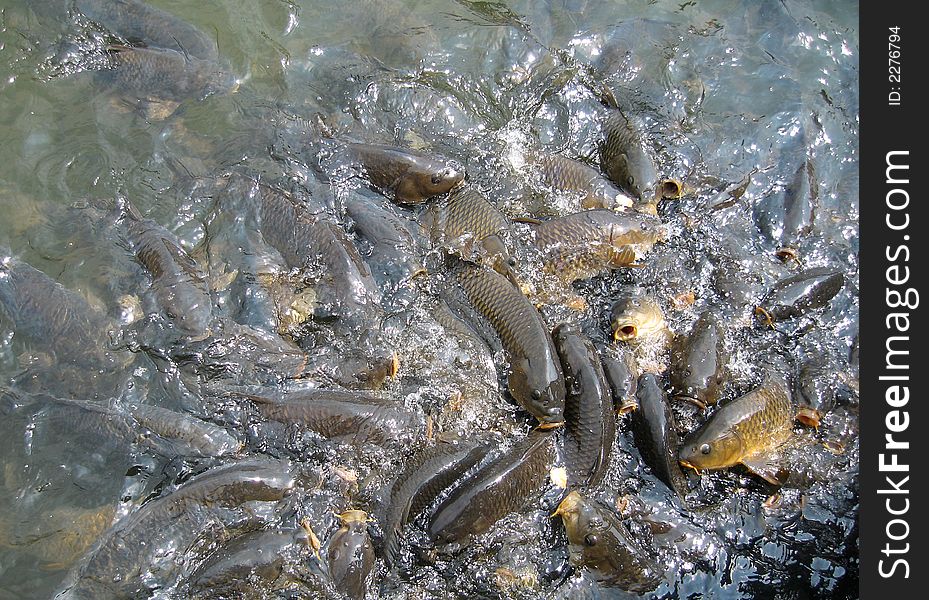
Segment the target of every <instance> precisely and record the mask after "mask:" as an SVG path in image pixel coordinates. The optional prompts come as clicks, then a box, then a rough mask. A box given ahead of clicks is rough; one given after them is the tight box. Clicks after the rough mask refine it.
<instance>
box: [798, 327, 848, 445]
mask: <svg viewBox="0 0 929 600" xmlns="http://www.w3.org/2000/svg"><path fill="white" fill-rule="evenodd" d="M856 340H857V338H856ZM797 352H798V359H797V363H798V367H797V371H796V378H795V379H794V394H795V396H796V398H797V407H798V410H797V420H798V421H800V422H801V423H803V424H804V425H806V426H808V427H814V428H818V427H819V425H820V422H821V420H822V418H823V416H824V415H825V414H826V413H828V412H829V411H831V410H832V409H833V408H835V406H836V392H837V390H838V385H839V381H840V375H839V374H840V372H841V369H840V367H839V360H838V359H837V357H836V356H835V354H834V353H833V352H830V351H829V349H828V346H827V344H825V343H823V341H822V340H821V339H816V337H815V336H813V335H810V336H804V338H803V340H802V341H801V342H800V344H799V345H798V348H797Z"/></svg>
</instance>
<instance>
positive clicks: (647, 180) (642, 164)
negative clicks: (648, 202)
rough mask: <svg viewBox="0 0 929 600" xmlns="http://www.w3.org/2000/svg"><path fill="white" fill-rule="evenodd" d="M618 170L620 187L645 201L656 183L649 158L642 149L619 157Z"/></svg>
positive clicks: (655, 174) (656, 175)
mask: <svg viewBox="0 0 929 600" xmlns="http://www.w3.org/2000/svg"><path fill="white" fill-rule="evenodd" d="M617 162H618V163H619V165H618V169H619V172H620V173H621V174H622V175H621V180H620V183H621V186H622V187H623V188H624V189H625V190H626V191H627V192H629V193H630V194H632V195H633V196H635V197H637V198H639V199H645V198H646V197H648V195H649V193H650V192H653V190H654V189H655V186H656V185H657V183H658V174H657V173H656V172H655V165H654V164H653V163H652V160H651V158H650V157H649V156H648V155H647V154H646V153H645V151H644V150H642V149H636V150H635V151H632V152H627V153H625V154H622V155H620V157H619V159H618V161H617Z"/></svg>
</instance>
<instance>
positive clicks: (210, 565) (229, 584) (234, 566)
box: [188, 530, 295, 597]
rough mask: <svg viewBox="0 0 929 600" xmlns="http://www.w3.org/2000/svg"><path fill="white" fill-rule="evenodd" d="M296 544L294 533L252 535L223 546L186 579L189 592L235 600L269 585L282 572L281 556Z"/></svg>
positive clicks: (252, 533) (278, 532) (282, 561)
mask: <svg viewBox="0 0 929 600" xmlns="http://www.w3.org/2000/svg"><path fill="white" fill-rule="evenodd" d="M294 544H295V536H294V532H293V531H274V530H268V531H261V530H260V531H252V532H248V533H245V534H243V535H240V536H238V537H235V538H233V539H232V540H230V541H229V542H227V543H225V544H222V545H221V546H220V547H219V548H218V549H217V550H216V551H215V552H214V553H213V554H212V555H210V557H209V558H207V559H206V561H205V562H204V563H203V564H202V565H201V566H199V567H198V568H197V570H196V571H194V573H192V574H191V576H190V577H189V578H188V581H189V582H190V589H191V590H192V591H193V592H194V593H195V594H196V593H204V594H208V595H209V596H210V597H215V595H216V594H223V595H226V596H227V597H228V596H233V597H238V596H239V595H240V594H247V593H249V592H250V591H252V590H254V586H255V579H257V580H258V581H260V582H262V583H265V584H268V583H271V582H273V581H274V580H275V579H277V578H278V577H280V575H281V573H283V571H284V553H285V552H286V551H287V550H288V549H289V548H290V547H291V546H293V545H294Z"/></svg>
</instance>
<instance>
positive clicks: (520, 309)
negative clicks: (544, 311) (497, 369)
mask: <svg viewBox="0 0 929 600" xmlns="http://www.w3.org/2000/svg"><path fill="white" fill-rule="evenodd" d="M453 273H454V275H455V279H456V281H457V282H458V285H459V286H460V288H461V289H462V290H463V291H464V293H465V295H466V296H467V299H468V301H469V302H470V303H471V305H472V306H473V307H474V308H475V309H476V310H477V311H478V312H479V313H480V314H481V315H482V316H483V317H484V318H485V319H487V320H488V321H489V322H490V325H491V326H492V327H493V329H494V331H495V332H496V333H497V335H498V336H499V338H500V340H501V342H502V343H503V348H504V350H505V351H506V356H507V362H508V365H509V374H508V376H507V386H508V389H509V391H510V394H511V395H512V396H513V398H515V399H516V401H517V402H518V403H519V404H520V406H522V407H523V408H525V409H526V410H527V411H529V412H530V413H531V414H532V415H533V416H534V417H535V418H537V419H538V420H539V421H541V422H543V423H558V422H561V421H562V420H563V418H564V397H565V385H564V376H563V375H562V373H561V367H560V366H559V365H558V356H557V354H556V352H555V346H554V344H553V343H552V336H551V334H550V333H549V330H548V327H547V326H546V325H545V323H544V321H542V317H541V315H540V314H539V311H538V310H536V308H535V307H534V306H533V305H532V303H531V302H529V300H528V299H527V298H526V297H525V296H524V295H523V293H522V292H521V291H520V290H519V288H517V287H516V286H515V285H513V283H512V282H510V281H509V280H508V279H507V278H506V277H504V276H503V275H500V274H499V273H497V272H496V271H494V270H492V269H488V268H486V267H481V266H479V265H476V264H474V263H471V262H467V261H461V260H458V261H457V262H456V263H455V266H454V267H453Z"/></svg>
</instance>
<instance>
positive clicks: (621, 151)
mask: <svg viewBox="0 0 929 600" xmlns="http://www.w3.org/2000/svg"><path fill="white" fill-rule="evenodd" d="M602 129H603V138H604V139H603V143H602V144H601V146H600V165H601V168H603V170H604V171H605V172H606V175H607V177H609V178H610V180H612V181H613V182H614V183H615V184H616V185H618V186H619V187H620V188H622V189H623V190H625V191H626V192H627V193H628V194H629V195H630V196H632V197H633V198H637V199H640V200H646V199H647V196H648V194H649V193H650V192H653V191H654V190H655V187H656V185H657V184H658V172H657V170H656V169H655V163H654V161H653V160H652V158H651V156H649V154H648V152H647V151H646V150H645V145H644V143H643V140H642V136H641V135H640V134H639V132H638V131H637V130H636V128H635V127H634V126H633V125H632V123H630V122H629V120H628V119H627V118H626V117H625V115H623V113H622V112H621V111H619V110H611V111H610V112H609V114H608V115H607V117H606V118H605V119H604V121H603V125H602Z"/></svg>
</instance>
